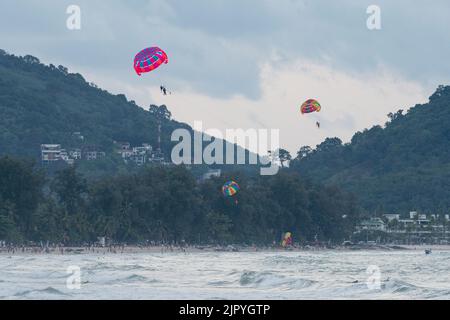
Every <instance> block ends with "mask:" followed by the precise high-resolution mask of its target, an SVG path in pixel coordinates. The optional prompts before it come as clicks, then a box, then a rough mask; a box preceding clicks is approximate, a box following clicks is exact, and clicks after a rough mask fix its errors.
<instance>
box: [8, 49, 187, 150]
mask: <svg viewBox="0 0 450 320" xmlns="http://www.w3.org/2000/svg"><path fill="white" fill-rule="evenodd" d="M0 114H1V117H0V154H13V155H20V156H33V157H37V156H38V155H39V150H40V144H42V143H58V144H62V145H63V146H64V147H67V148H69V147H72V146H74V145H77V144H79V141H78V140H77V138H76V137H74V135H73V133H74V132H81V133H82V135H83V136H84V137H85V143H86V144H90V145H97V146H99V148H101V149H103V150H104V151H111V150H112V143H113V140H116V141H129V142H130V143H131V144H132V145H140V144H141V143H143V142H150V143H151V144H152V145H155V144H156V141H157V121H156V117H155V116H154V115H153V114H151V113H150V112H148V111H145V110H143V109H142V108H140V107H139V106H137V105H136V104H134V103H133V102H130V101H127V99H126V97H125V96H124V95H112V94H110V93H108V92H106V91H104V90H101V89H98V88H97V87H96V86H95V85H93V84H89V83H87V82H86V81H85V80H84V79H83V77H82V76H81V75H80V74H71V73H68V71H67V69H66V68H64V67H62V66H59V67H55V66H53V65H50V66H45V65H43V64H41V63H40V62H39V60H38V59H37V58H34V57H31V56H25V57H23V58H22V57H15V56H12V55H7V54H5V52H3V51H1V52H0ZM181 126H184V125H182V124H180V123H176V122H174V121H169V120H167V121H165V123H164V125H163V131H164V135H163V147H166V148H167V147H168V145H169V138H170V136H169V132H172V130H173V129H174V128H175V127H181ZM186 127H187V126H186Z"/></svg>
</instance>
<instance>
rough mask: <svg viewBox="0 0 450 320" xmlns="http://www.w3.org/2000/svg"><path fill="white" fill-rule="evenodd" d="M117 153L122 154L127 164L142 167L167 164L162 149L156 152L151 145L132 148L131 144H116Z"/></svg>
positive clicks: (146, 144) (144, 144) (145, 144)
mask: <svg viewBox="0 0 450 320" xmlns="http://www.w3.org/2000/svg"><path fill="white" fill-rule="evenodd" d="M115 145H116V152H117V153H118V154H120V156H121V157H122V159H123V160H124V161H125V163H134V164H136V165H137V166H142V165H144V164H146V163H160V164H165V158H164V154H163V153H162V152H161V150H160V149H156V150H154V149H153V147H152V146H151V145H150V144H149V143H143V144H142V145H141V146H137V147H132V146H131V144H130V143H129V142H115Z"/></svg>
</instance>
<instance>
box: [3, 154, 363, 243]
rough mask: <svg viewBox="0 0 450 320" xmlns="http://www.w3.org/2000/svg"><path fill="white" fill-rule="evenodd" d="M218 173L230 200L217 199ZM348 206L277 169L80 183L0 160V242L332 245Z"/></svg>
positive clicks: (342, 235) (162, 170) (161, 170)
mask: <svg viewBox="0 0 450 320" xmlns="http://www.w3.org/2000/svg"><path fill="white" fill-rule="evenodd" d="M228 179H233V180H235V181H237V182H238V183H239V184H240V187H241V191H240V193H239V194H238V195H237V196H236V197H235V198H226V197H224V196H223V195H222V192H221V186H222V184H223V183H224V182H225V181H227V180H228ZM357 217H358V208H357V206H356V204H355V202H354V200H353V199H352V197H351V196H349V195H347V194H345V193H343V192H341V191H340V190H339V189H337V188H333V187H321V186H318V185H315V184H312V183H310V182H308V181H304V180H303V179H302V178H301V177H300V176H299V175H297V174H295V173H293V172H291V171H289V169H284V170H282V171H281V172H280V173H279V174H278V175H276V176H247V175H245V174H243V173H235V174H233V175H228V176H223V177H220V178H214V179H211V180H207V181H205V182H198V181H197V180H196V179H195V178H194V175H193V174H192V173H191V172H190V171H189V170H188V169H187V168H185V167H183V166H178V167H175V166H172V167H147V168H142V169H141V170H139V171H138V172H136V173H125V174H123V175H117V176H113V177H108V178H99V179H97V180H87V179H85V177H84V176H82V175H81V174H80V173H79V172H78V171H77V169H76V168H75V167H71V168H67V169H64V170H61V171H59V172H57V173H56V174H55V175H52V176H51V177H50V176H46V175H45V173H44V172H43V171H42V170H40V169H39V168H38V167H37V166H35V165H34V164H33V162H31V161H27V160H18V159H13V158H9V157H4V158H1V159H0V240H6V241H8V242H13V243H19V244H20V243H25V242H27V241H35V242H38V241H50V242H53V243H64V244H66V245H76V244H84V243H92V242H94V241H96V240H97V237H108V238H110V239H112V240H114V241H116V242H126V243H142V242H144V241H147V240H150V241H156V242H166V243H169V242H170V243H180V242H182V241H186V242H188V243H199V244H200V243H201V244H215V243H220V244H227V243H240V244H272V243H273V241H277V242H278V241H279V240H280V237H281V234H282V233H283V232H286V231H290V232H292V233H293V235H294V238H295V240H296V241H297V242H307V241H314V240H315V239H316V238H317V239H318V240H319V241H332V242H340V241H342V240H343V239H346V238H348V236H349V235H350V234H351V232H352V230H353V227H354V223H355V221H356V220H357Z"/></svg>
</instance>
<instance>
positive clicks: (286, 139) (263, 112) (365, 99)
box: [102, 60, 429, 154]
mask: <svg viewBox="0 0 450 320" xmlns="http://www.w3.org/2000/svg"><path fill="white" fill-rule="evenodd" d="M259 81H260V86H261V91H262V95H261V97H260V98H259V99H258V100H253V99H248V98H246V97H245V96H243V95H234V96H233V97H230V98H217V97H210V96H207V95H204V94H201V93H199V92H196V91H194V89H193V88H187V89H185V90H182V91H177V92H174V93H173V94H172V95H170V96H163V95H161V94H160V93H159V88H158V87H156V86H150V87H147V86H146V85H144V84H143V83H142V84H139V85H138V86H129V85H127V84H126V83H120V82H119V81H116V82H114V83H111V82H109V83H110V86H109V87H110V88H112V89H113V91H116V90H117V91H120V90H125V91H126V93H127V96H128V97H129V99H135V100H136V101H137V102H138V103H139V104H140V105H143V106H148V105H149V104H150V103H154V104H166V105H167V106H169V108H170V110H171V111H172V113H173V116H174V117H175V119H182V120H183V121H185V122H187V123H189V124H190V125H193V123H194V121H200V120H201V121H203V124H204V129H208V128H218V129H220V130H221V131H222V132H224V133H225V130H226V129H233V128H243V129H248V128H267V129H280V134H281V145H282V146H283V147H285V148H287V149H288V150H289V151H291V152H292V153H293V154H295V153H296V151H298V149H299V147H300V146H303V145H311V146H315V145H316V144H318V143H320V142H322V141H323V140H324V139H325V138H326V137H335V136H337V137H339V138H341V139H343V140H344V141H349V140H350V138H351V137H352V135H353V134H354V133H355V132H356V131H358V130H363V129H364V128H369V127H371V126H372V125H374V124H384V123H385V122H386V121H387V117H386V115H387V114H388V113H389V112H394V111H397V110H398V109H404V110H406V109H408V108H409V107H412V106H414V105H415V104H417V103H423V102H426V101H427V97H428V96H429V94H428V93H427V92H426V90H425V89H424V88H423V87H422V86H421V85H420V84H419V83H415V82H412V81H408V80H405V79H403V78H401V77H399V76H397V75H394V74H392V73H390V72H389V71H388V70H387V69H385V68H383V67H379V68H378V69H377V70H375V71H374V72H372V73H367V74H350V73H345V72H343V71H338V70H336V69H333V68H332V67H331V66H328V65H319V64H316V63H313V62H307V61H305V60H297V61H295V62H292V63H279V64H276V65H274V64H273V63H272V62H270V63H269V62H268V63H266V64H264V65H263V66H261V68H260V74H259ZM102 82H103V81H102ZM105 82H108V80H105ZM143 82H145V80H143ZM309 98H315V99H318V100H319V101H320V103H321V104H322V111H321V112H320V113H315V114H310V115H301V114H300V111H299V108H300V105H301V103H302V102H303V101H305V100H307V99H309ZM316 121H319V122H320V123H321V125H322V126H321V129H320V130H319V129H317V127H316V125H315V123H316Z"/></svg>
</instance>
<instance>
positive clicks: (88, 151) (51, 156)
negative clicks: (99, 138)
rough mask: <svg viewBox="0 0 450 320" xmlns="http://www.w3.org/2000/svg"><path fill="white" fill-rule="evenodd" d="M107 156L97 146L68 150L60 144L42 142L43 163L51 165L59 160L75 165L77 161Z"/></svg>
mask: <svg viewBox="0 0 450 320" xmlns="http://www.w3.org/2000/svg"><path fill="white" fill-rule="evenodd" d="M105 156H106V153H105V152H102V151H99V150H97V148H96V147H95V146H86V147H83V148H82V149H79V148H75V149H70V150H67V149H63V148H62V147H61V145H60V144H41V162H42V164H43V165H50V164H52V163H56V162H58V161H64V162H66V163H67V164H69V165H73V164H74V163H75V162H76V161H80V160H86V161H94V160H98V159H101V158H103V157H105Z"/></svg>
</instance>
